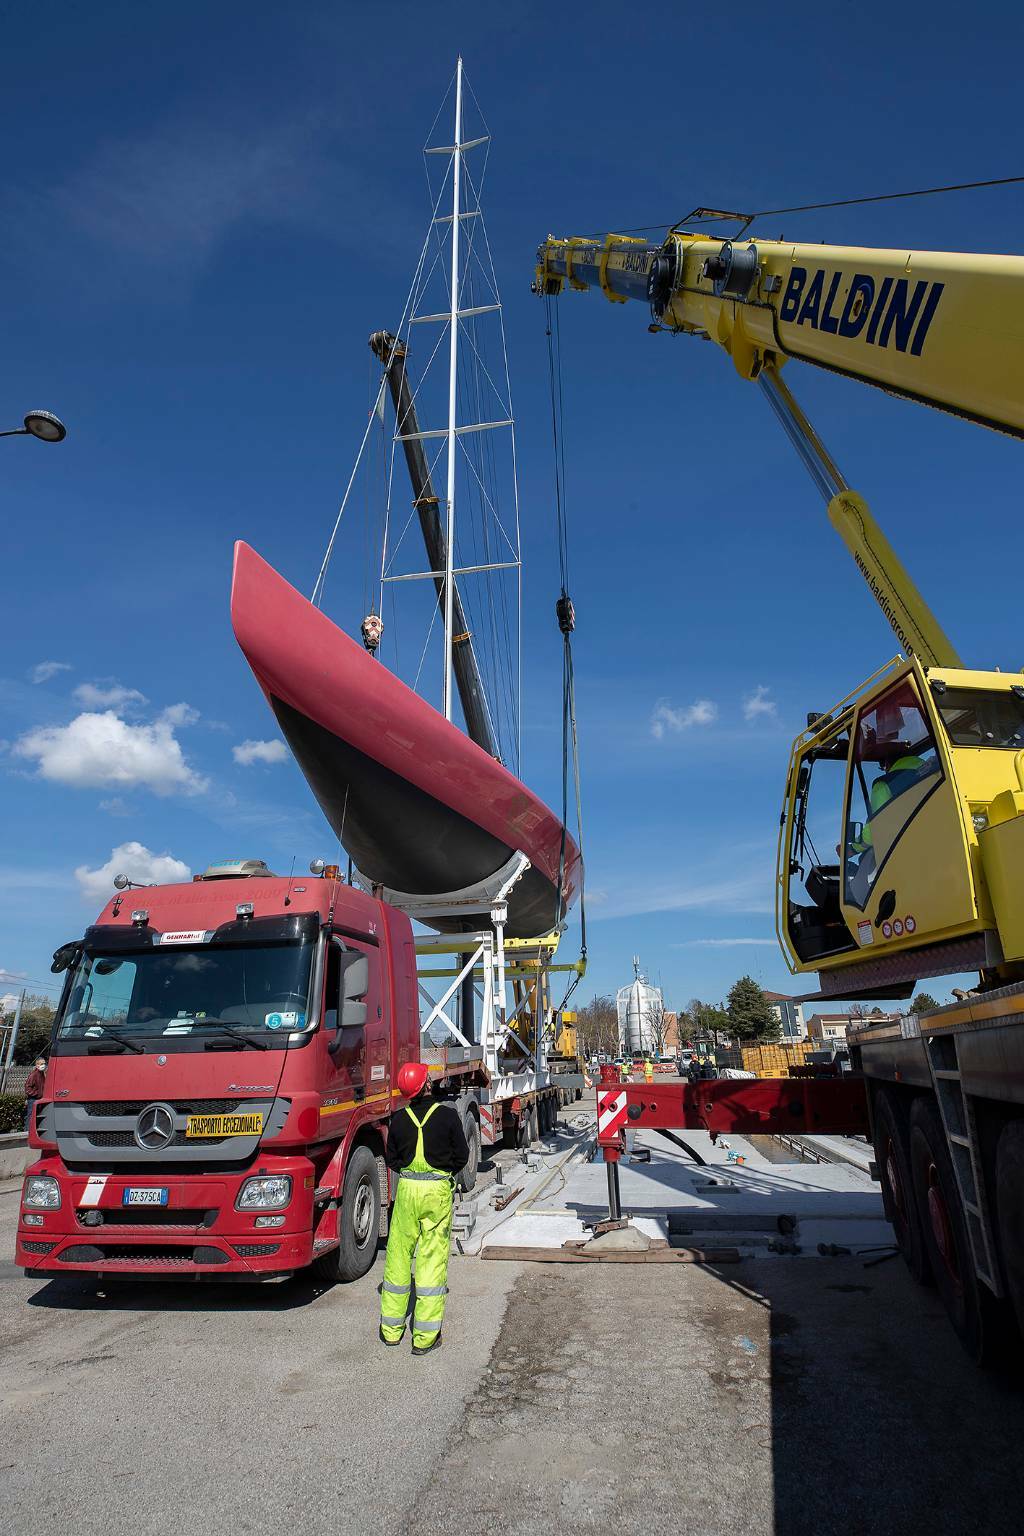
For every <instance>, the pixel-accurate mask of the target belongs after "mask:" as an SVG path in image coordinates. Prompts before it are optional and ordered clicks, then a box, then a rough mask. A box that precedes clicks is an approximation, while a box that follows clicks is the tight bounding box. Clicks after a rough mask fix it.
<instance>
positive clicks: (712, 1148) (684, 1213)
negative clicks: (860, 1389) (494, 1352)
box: [477, 1132, 892, 1258]
mask: <svg viewBox="0 0 1024 1536" xmlns="http://www.w3.org/2000/svg"><path fill="white" fill-rule="evenodd" d="M686 1140H687V1142H688V1144H689V1145H690V1146H691V1147H692V1148H693V1151H694V1152H695V1153H696V1154H697V1155H698V1156H699V1157H700V1158H701V1159H702V1161H703V1166H701V1165H698V1164H697V1163H695V1162H694V1161H693V1160H692V1159H691V1158H689V1157H687V1155H686V1154H685V1153H683V1152H681V1151H679V1150H678V1149H677V1148H675V1147H673V1146H671V1145H669V1144H666V1143H664V1142H661V1139H660V1138H659V1137H658V1136H656V1135H654V1134H651V1133H644V1132H638V1133H630V1135H629V1137H628V1143H629V1145H630V1147H631V1149H632V1150H637V1151H642V1150H647V1149H649V1150H650V1153H651V1159H650V1161H649V1162H647V1161H641V1160H637V1161H630V1160H629V1158H628V1157H627V1158H625V1159H623V1161H622V1162H621V1163H620V1164H619V1189H620V1196H621V1201H622V1212H623V1215H629V1216H630V1217H631V1218H632V1219H633V1221H634V1223H635V1224H636V1225H637V1226H638V1227H639V1228H640V1230H641V1231H643V1232H645V1233H646V1234H648V1235H649V1236H651V1237H654V1236H658V1237H661V1238H665V1237H668V1236H669V1228H670V1226H671V1228H672V1229H673V1237H674V1239H675V1241H676V1242H682V1243H685V1244H686V1245H687V1246H693V1247H698V1248H699V1247H712V1246H721V1245H723V1244H728V1245H730V1246H733V1247H737V1248H739V1249H740V1251H741V1252H742V1253H743V1254H744V1255H747V1256H749V1257H757V1258H768V1257H772V1258H774V1257H778V1256H779V1255H777V1254H776V1253H773V1252H772V1251H771V1250H770V1249H769V1243H774V1241H775V1239H781V1240H784V1241H785V1242H786V1243H787V1244H792V1245H794V1246H795V1247H796V1248H797V1249H798V1250H799V1253H800V1255H801V1256H806V1257H814V1258H817V1257H818V1249H817V1245H818V1243H819V1242H821V1243H825V1244H835V1245H836V1246H839V1247H847V1248H851V1249H853V1250H854V1251H856V1250H857V1249H858V1248H860V1247H873V1246H875V1245H876V1244H884V1243H888V1242H890V1241H891V1240H892V1229H891V1228H890V1227H889V1225H888V1223H887V1222H886V1221H885V1219H884V1215H883V1211H882V1198H881V1193H880V1191H879V1188H878V1186H877V1184H875V1183H873V1181H872V1180H871V1179H870V1178H869V1177H868V1175H867V1173H866V1172H865V1171H863V1170H862V1169H860V1168H858V1167H855V1166H852V1165H850V1164H848V1163H838V1162H836V1163H817V1164H815V1163H805V1162H794V1163H791V1164H790V1163H775V1162H771V1161H769V1160H768V1158H766V1157H764V1156H763V1154H762V1153H760V1152H759V1151H758V1150H757V1149H756V1147H754V1146H753V1145H752V1144H751V1143H750V1142H748V1141H747V1140H746V1139H745V1138H743V1137H739V1136H732V1137H729V1138H728V1140H727V1141H725V1142H723V1141H722V1140H721V1139H720V1140H719V1141H718V1143H717V1144H716V1145H712V1142H711V1138H710V1136H709V1135H708V1134H707V1133H706V1132H689V1133H688V1134H687V1136H686ZM541 1199H542V1201H543V1206H542V1208H541V1209H536V1208H534V1207H535V1206H536V1205H537V1203H538V1201H539V1200H541ZM607 1201H608V1185H607V1174H606V1170H605V1165H604V1162H603V1160H602V1159H600V1157H598V1158H596V1159H595V1160H594V1161H593V1162H592V1163H588V1162H586V1161H585V1160H583V1158H582V1157H581V1156H578V1155H574V1156H572V1157H571V1158H568V1159H566V1161H565V1163H564V1164H563V1165H562V1167H561V1169H560V1178H559V1179H558V1180H555V1179H553V1178H550V1177H545V1179H544V1189H543V1192H541V1190H540V1189H538V1191H537V1197H536V1198H535V1197H534V1196H532V1195H531V1194H530V1193H529V1191H526V1190H524V1193H523V1196H522V1197H521V1200H520V1201H519V1202H518V1203H517V1209H515V1210H513V1211H511V1212H509V1213H507V1214H506V1215H505V1217H504V1219H503V1220H499V1221H496V1222H494V1223H493V1224H491V1225H490V1226H489V1228H488V1230H487V1231H486V1233H484V1234H482V1235H481V1240H480V1245H479V1249H478V1250H477V1251H482V1250H483V1249H485V1248H486V1247H488V1246H491V1247H493V1248H501V1249H502V1250H508V1249H510V1248H522V1249H524V1250H526V1249H544V1248H552V1247H561V1246H562V1245H563V1244H564V1243H566V1242H567V1241H579V1240H580V1239H581V1238H582V1237H583V1236H584V1235H585V1231H586V1228H585V1223H586V1222H588V1221H594V1220H595V1219H600V1218H601V1217H602V1216H604V1215H605V1214H606V1212H607ZM787 1217H788V1218H790V1220H789V1221H786V1220H785V1219H784V1218H787ZM780 1218H783V1221H782V1225H781V1226H780V1224H779V1222H780Z"/></svg>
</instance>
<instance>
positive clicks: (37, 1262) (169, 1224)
mask: <svg viewBox="0 0 1024 1536" xmlns="http://www.w3.org/2000/svg"><path fill="white" fill-rule="evenodd" d="M275 1175H286V1176H287V1177H289V1178H290V1179H291V1181H292V1182H291V1196H290V1199H289V1201H288V1203H287V1205H286V1206H285V1207H283V1208H282V1209H279V1210H265V1209H244V1210H238V1209H237V1208H236V1201H237V1200H238V1199H239V1197H240V1195H241V1192H242V1189H243V1186H244V1185H245V1183H246V1181H247V1180H248V1179H250V1178H252V1177H254V1176H263V1177H273V1176H275ZM39 1177H47V1178H50V1179H53V1180H54V1181H55V1182H56V1184H57V1187H58V1190H59V1193H60V1205H59V1206H58V1207H57V1208H44V1209H33V1208H31V1207H28V1206H26V1204H25V1200H24V1186H23V1191H22V1203H21V1210H20V1212H19V1220H18V1234H17V1246H16V1253H15V1262H16V1263H17V1264H19V1265H20V1266H22V1267H23V1268H24V1269H25V1271H26V1272H27V1273H29V1274H31V1275H33V1276H37V1277H39V1278H47V1279H50V1278H52V1277H53V1276H55V1275H58V1274H67V1273H74V1272H78V1273H89V1274H97V1275H124V1276H126V1277H131V1278H138V1279H145V1278H149V1279H172V1278H173V1279H175V1280H181V1279H194V1280H231V1279H236V1280H264V1279H274V1278H278V1277H279V1276H281V1275H286V1274H292V1273H293V1272H294V1271H295V1270H297V1269H302V1268H304V1267H305V1266H306V1265H308V1264H309V1263H310V1262H311V1261H312V1259H313V1258H314V1257H315V1249H314V1241H313V1231H312V1215H313V1198H312V1197H313V1170H312V1166H311V1164H310V1163H309V1162H308V1161H307V1160H306V1159H305V1158H280V1159H274V1160H271V1159H269V1158H265V1159H260V1161H259V1167H258V1169H249V1170H246V1172H245V1173H235V1174H232V1175H231V1176H230V1177H225V1176H224V1175H217V1176H214V1177H210V1176H209V1175H206V1176H197V1175H193V1176H191V1177H186V1178H183V1177H181V1176H179V1175H177V1174H165V1175H162V1176H161V1175H154V1174H153V1173H149V1172H147V1174H146V1175H145V1176H139V1177H133V1176H131V1175H126V1174H116V1175H114V1174H82V1173H71V1172H69V1171H68V1170H67V1169H65V1168H64V1167H63V1165H62V1164H61V1163H60V1160H59V1159H43V1160H41V1161H40V1162H38V1163H36V1164H35V1165H34V1166H33V1167H32V1168H30V1169H29V1170H28V1172H27V1173H26V1175H25V1180H26V1184H27V1183H28V1181H29V1180H31V1179H33V1178H39ZM26 1218H28V1219H26ZM32 1218H34V1219H32ZM257 1222H259V1223H260V1224H259V1225H257Z"/></svg>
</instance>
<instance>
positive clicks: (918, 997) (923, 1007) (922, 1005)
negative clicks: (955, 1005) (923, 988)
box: [910, 992, 940, 1013]
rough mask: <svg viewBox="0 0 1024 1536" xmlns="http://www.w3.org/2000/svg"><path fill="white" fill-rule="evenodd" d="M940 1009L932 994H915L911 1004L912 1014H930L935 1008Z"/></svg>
mask: <svg viewBox="0 0 1024 1536" xmlns="http://www.w3.org/2000/svg"><path fill="white" fill-rule="evenodd" d="M938 1007H940V1004H939V1003H937V1002H936V1000H935V998H934V997H932V995H931V993H930V992H915V993H914V998H913V1001H912V1002H911V1004H910V1011H911V1013H930V1012H931V1011H932V1009H933V1008H938Z"/></svg>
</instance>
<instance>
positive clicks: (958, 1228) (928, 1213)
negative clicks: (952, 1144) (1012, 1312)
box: [910, 1097, 1005, 1365]
mask: <svg viewBox="0 0 1024 1536" xmlns="http://www.w3.org/2000/svg"><path fill="white" fill-rule="evenodd" d="M910 1166H911V1170H912V1173H913V1179H914V1195H915V1198H916V1200H917V1209H918V1213H919V1215H920V1219H921V1230H922V1233H923V1236H924V1247H925V1252H926V1254H927V1256H928V1262H929V1266H930V1268H931V1272H932V1275H933V1276H934V1279H935V1289H936V1290H937V1291H938V1293H939V1296H940V1298H941V1300H942V1304H943V1306H944V1307H945V1309H946V1314H947V1316H948V1318H949V1321H950V1323H951V1324H952V1325H953V1331H954V1333H955V1334H956V1336H957V1338H958V1339H959V1340H960V1343H961V1344H962V1345H963V1347H964V1349H965V1350H966V1352H967V1354H968V1355H969V1356H970V1358H971V1359H972V1360H973V1361H974V1363H975V1364H976V1365H987V1364H989V1363H990V1362H991V1360H992V1358H993V1356H994V1354H995V1352H996V1350H997V1349H998V1348H999V1346H1000V1343H1001V1342H1005V1324H1004V1322H1003V1318H1002V1317H1001V1315H1000V1310H999V1308H998V1306H997V1303H996V1301H995V1298H994V1297H993V1295H992V1293H991V1291H989V1290H988V1288H987V1287H986V1286H985V1285H984V1284H983V1283H982V1282H981V1281H980V1280H979V1279H978V1277H977V1275H976V1273H975V1270H974V1260H973V1257H972V1254H971V1245H970V1238H969V1236H968V1232H967V1219H966V1217H965V1215H964V1210H963V1206H962V1204H961V1202H960V1194H959V1191H958V1189H957V1184H956V1178H955V1176H954V1173H953V1164H952V1162H951V1160H950V1155H949V1149H948V1147H947V1145H946V1136H945V1132H944V1131H943V1129H942V1122H941V1120H940V1119H939V1113H938V1110H937V1109H936V1108H935V1106H934V1105H933V1104H932V1103H931V1102H930V1101H929V1100H928V1099H927V1098H924V1097H922V1098H918V1099H915V1101H914V1105H913V1108H912V1109H911V1111H910Z"/></svg>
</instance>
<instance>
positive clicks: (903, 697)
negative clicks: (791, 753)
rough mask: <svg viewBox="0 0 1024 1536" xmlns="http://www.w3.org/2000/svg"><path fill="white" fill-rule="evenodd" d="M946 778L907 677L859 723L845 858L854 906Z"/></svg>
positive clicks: (848, 896) (865, 896)
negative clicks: (913, 820)
mask: <svg viewBox="0 0 1024 1536" xmlns="http://www.w3.org/2000/svg"><path fill="white" fill-rule="evenodd" d="M941 777H942V766H941V764H940V762H939V754H938V751H937V749H936V746H935V738H934V736H933V734H932V730H931V727H930V725H929V724H928V718H927V716H926V715H925V712H924V709H923V708H922V706H921V702H920V700H919V698H918V696H917V693H916V691H915V689H914V686H913V684H912V682H911V681H910V680H909V679H906V680H905V681H903V682H901V683H899V684H897V686H896V687H895V688H892V689H890V690H889V692H888V693H886V694H883V695H882V697H881V698H880V699H877V700H876V701H875V703H874V704H872V705H871V707H870V708H869V709H866V710H864V712H863V713H862V714H861V716H860V718H859V720H858V722H857V734H856V739H855V741H854V748H853V761H852V771H851V774H850V789H849V799H848V802H847V816H846V846H845V861H844V862H845V879H844V891H845V897H846V900H847V902H848V903H849V904H850V905H851V906H855V907H860V908H863V907H864V905H865V903H866V902H867V900H868V897H869V896H870V894H871V891H872V888H873V886H874V883H875V879H876V877H877V875H878V872H879V870H880V869H881V868H882V865H883V864H884V863H885V861H886V859H887V858H888V856H889V854H890V852H891V851H892V849H893V847H894V846H895V844H896V843H897V841H898V840H899V838H900V837H901V836H902V834H903V832H904V831H905V829H906V827H907V826H908V824H909V823H910V821H911V819H912V818H913V816H914V815H915V813H916V812H917V811H918V809H919V808H920V807H921V805H922V804H923V803H924V801H925V800H926V799H927V798H928V796H929V795H930V794H931V792H932V790H933V789H934V788H935V786H936V785H937V784H938V783H939V782H940V780H941Z"/></svg>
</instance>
